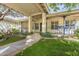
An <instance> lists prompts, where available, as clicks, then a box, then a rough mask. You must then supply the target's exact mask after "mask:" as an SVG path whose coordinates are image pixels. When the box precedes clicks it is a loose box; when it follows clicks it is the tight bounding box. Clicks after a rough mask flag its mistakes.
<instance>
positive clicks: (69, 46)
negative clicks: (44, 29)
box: [16, 39, 79, 56]
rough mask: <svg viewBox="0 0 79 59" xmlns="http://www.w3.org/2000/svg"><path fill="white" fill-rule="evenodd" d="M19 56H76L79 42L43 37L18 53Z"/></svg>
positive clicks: (78, 53) (78, 50)
mask: <svg viewBox="0 0 79 59" xmlns="http://www.w3.org/2000/svg"><path fill="white" fill-rule="evenodd" d="M16 55H17V56H20V55H23V56H71V55H73V56H76V55H79V43H78V42H71V41H65V40H62V39H60V40H54V39H52V40H51V39H42V40H40V41H39V42H37V43H36V44H34V45H33V46H31V47H29V48H27V49H25V50H24V51H23V54H22V52H20V53H18V54H16Z"/></svg>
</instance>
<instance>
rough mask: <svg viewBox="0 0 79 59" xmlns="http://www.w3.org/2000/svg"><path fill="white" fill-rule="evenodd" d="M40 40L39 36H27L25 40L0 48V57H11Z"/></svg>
mask: <svg viewBox="0 0 79 59" xmlns="http://www.w3.org/2000/svg"><path fill="white" fill-rule="evenodd" d="M40 39H41V36H40V35H39V34H33V35H31V36H28V37H27V39H24V40H21V41H17V42H14V43H11V44H8V45H4V46H0V56H12V55H15V54H16V53H18V52H20V51H22V50H23V49H25V48H27V47H29V46H31V45H32V44H34V43H36V42H37V41H39V40H40Z"/></svg>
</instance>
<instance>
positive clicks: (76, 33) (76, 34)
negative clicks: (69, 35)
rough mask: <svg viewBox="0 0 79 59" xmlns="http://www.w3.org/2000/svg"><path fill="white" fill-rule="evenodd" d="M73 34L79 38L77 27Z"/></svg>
mask: <svg viewBox="0 0 79 59" xmlns="http://www.w3.org/2000/svg"><path fill="white" fill-rule="evenodd" d="M75 36H77V37H78V38H79V29H77V30H76V31H75Z"/></svg>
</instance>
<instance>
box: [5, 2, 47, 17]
mask: <svg viewBox="0 0 79 59" xmlns="http://www.w3.org/2000/svg"><path fill="white" fill-rule="evenodd" d="M5 5H7V6H8V7H10V8H13V9H15V10H16V11H19V12H21V13H23V14H24V15H26V16H29V15H32V14H36V13H41V12H47V11H46V9H45V8H44V5H43V4H40V3H5Z"/></svg>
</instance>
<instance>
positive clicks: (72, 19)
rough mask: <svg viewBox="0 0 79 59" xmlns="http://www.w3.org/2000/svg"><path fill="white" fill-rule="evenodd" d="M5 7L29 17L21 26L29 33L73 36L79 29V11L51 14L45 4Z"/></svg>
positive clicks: (14, 4)
mask: <svg viewBox="0 0 79 59" xmlns="http://www.w3.org/2000/svg"><path fill="white" fill-rule="evenodd" d="M4 5H6V6H8V7H9V8H13V9H14V10H16V11H19V12H20V13H23V14H24V15H25V16H28V20H27V21H24V22H21V26H22V28H25V29H26V30H27V31H28V32H29V33H30V32H43V33H45V32H51V33H54V34H67V35H71V34H74V31H75V30H76V29H78V28H79V10H73V11H70V12H59V13H54V14H49V13H48V6H47V4H44V3H10V4H9V3H5V4H4Z"/></svg>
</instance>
